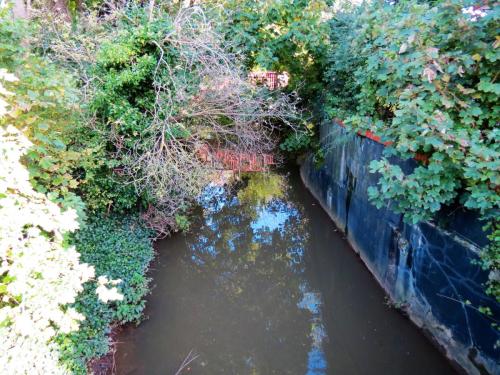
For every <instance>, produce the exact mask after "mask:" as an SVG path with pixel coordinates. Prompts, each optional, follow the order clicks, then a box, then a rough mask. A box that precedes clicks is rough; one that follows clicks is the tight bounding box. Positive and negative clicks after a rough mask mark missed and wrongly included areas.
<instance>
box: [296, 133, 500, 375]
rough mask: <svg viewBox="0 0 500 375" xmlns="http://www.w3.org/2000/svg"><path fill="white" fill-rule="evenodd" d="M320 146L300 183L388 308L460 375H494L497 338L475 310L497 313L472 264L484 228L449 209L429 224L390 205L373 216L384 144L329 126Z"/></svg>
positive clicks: (499, 352)
mask: <svg viewBox="0 0 500 375" xmlns="http://www.w3.org/2000/svg"><path fill="white" fill-rule="evenodd" d="M321 142H322V147H323V149H324V150H325V159H324V162H323V163H322V164H321V166H317V165H315V163H314V161H313V160H312V158H311V157H310V158H308V159H307V160H306V161H305V162H304V163H303V165H302V168H301V176H302V180H303V182H304V184H305V185H306V186H307V187H308V189H309V190H310V191H311V193H312V194H313V195H314V196H315V197H316V198H317V200H318V202H319V203H320V204H321V205H322V207H323V208H324V210H325V211H326V212H327V213H328V214H329V216H330V217H331V218H332V219H333V221H334V222H335V223H336V225H337V226H338V227H339V228H341V229H342V231H343V233H345V235H346V238H347V241H348V242H349V243H350V245H351V246H352V247H353V248H354V250H355V251H356V252H357V253H358V254H359V256H360V258H361V259H362V260H363V262H364V263H365V265H366V266H367V268H368V269H369V270H370V272H371V273H372V274H373V276H374V277H375V278H376V279H377V281H378V283H379V284H380V285H381V286H382V288H383V289H384V290H385V291H386V292H387V293H388V294H389V296H390V297H391V300H392V301H393V303H395V304H396V305H398V306H400V307H401V308H403V310H404V311H406V312H407V314H408V316H409V317H410V319H411V320H412V321H413V322H414V323H415V324H416V325H417V326H419V327H420V328H421V329H422V330H423V331H425V332H426V333H427V335H428V336H429V337H430V338H431V339H432V340H433V341H434V342H435V343H437V345H438V346H439V347H440V348H441V349H442V350H443V351H444V352H445V353H446V355H447V356H448V358H450V360H452V361H454V362H456V363H457V364H458V365H459V366H460V367H461V368H462V369H463V370H464V371H465V372H467V373H469V374H476V375H479V374H499V373H500V368H499V365H498V358H500V348H499V347H498V342H499V341H498V340H499V339H500V337H499V331H498V329H497V328H495V327H494V326H493V325H492V323H494V320H493V319H492V318H490V317H488V316H486V315H485V314H482V313H480V312H479V311H478V307H480V306H488V307H490V308H491V310H492V316H493V317H495V316H499V313H500V307H499V304H498V303H497V302H496V301H495V300H494V298H492V297H490V296H488V295H486V294H485V292H484V283H485V282H486V281H487V278H488V274H487V272H484V271H482V270H481V268H480V267H479V266H478V265H476V264H474V263H473V261H474V260H478V253H479V250H480V248H481V247H482V246H484V245H485V244H486V243H487V241H486V237H485V234H484V233H483V232H482V229H481V228H482V225H483V223H481V222H480V221H479V220H478V219H477V216H476V215H474V214H473V213H471V212H469V211H465V210H463V209H455V210H453V211H450V212H445V213H442V214H440V215H438V217H436V220H435V221H434V222H423V223H420V224H418V225H409V224H406V223H404V222H403V220H402V215H399V214H395V213H394V212H393V211H392V210H391V203H390V202H389V204H388V205H387V206H386V207H384V208H382V209H377V208H376V207H375V206H374V205H372V204H371V203H370V202H369V199H368V194H367V189H368V187H369V186H374V185H376V184H377V181H378V176H377V175H375V174H372V173H370V172H369V164H370V162H371V160H377V159H380V158H381V157H382V155H383V150H384V146H383V145H382V144H380V143H379V142H376V140H374V139H370V138H368V137H361V136H358V135H352V134H348V133H347V132H346V130H345V129H344V128H343V127H341V126H339V125H338V124H334V123H331V124H325V125H324V126H322V128H321ZM392 161H393V162H395V163H398V165H400V166H401V168H402V169H403V170H405V171H409V170H411V169H412V168H414V166H415V161H414V160H407V161H402V160H396V159H393V160H392Z"/></svg>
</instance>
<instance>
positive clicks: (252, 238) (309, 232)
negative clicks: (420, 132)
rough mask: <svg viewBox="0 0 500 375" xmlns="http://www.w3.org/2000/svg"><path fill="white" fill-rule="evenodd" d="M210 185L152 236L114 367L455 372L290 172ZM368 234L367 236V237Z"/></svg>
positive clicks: (126, 373) (126, 370)
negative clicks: (184, 222)
mask: <svg viewBox="0 0 500 375" xmlns="http://www.w3.org/2000/svg"><path fill="white" fill-rule="evenodd" d="M239 185H240V186H237V187H234V188H231V189H229V188H225V187H221V186H215V185H214V186H210V187H208V188H207V189H206V190H205V193H204V194H203V196H202V197H201V198H200V205H201V207H200V208H199V214H197V215H195V216H196V218H195V219H194V222H193V223H192V226H191V229H190V231H189V232H188V233H187V234H176V235H174V236H172V237H171V238H168V239H165V240H162V241H160V242H158V243H157V246H156V248H157V250H158V256H157V258H156V260H155V261H154V263H153V264H152V270H151V273H150V275H151V278H152V280H153V281H152V286H153V290H152V293H151V295H150V296H149V297H148V301H147V308H146V315H147V317H148V319H147V320H145V321H144V322H142V323H141V324H140V325H139V326H138V327H135V326H128V327H125V328H124V329H123V330H122V331H121V333H120V334H119V337H118V345H117V352H116V356H115V359H116V371H117V374H120V375H142V374H144V375H157V374H158V375H160V374H161V375H174V374H176V373H177V371H178V370H179V367H180V366H181V363H182V362H183V360H184V359H186V357H188V355H189V353H191V355H190V356H189V357H188V359H193V360H192V362H190V363H189V364H188V365H187V366H185V368H184V369H183V370H182V371H180V372H178V374H209V375H210V374H231V375H235V374H237V375H247V374H248V375H268V374H300V375H304V374H307V375H320V374H337V375H350V374H383V375H391V374H398V375H399V374H401V375H412V374H415V375H417V374H418V375H421V374H425V375H432V374H439V375H446V374H454V373H455V372H454V370H453V369H452V367H451V365H450V364H449V362H448V361H447V360H446V358H445V357H444V356H443V355H442V354H441V353H439V351H438V350H437V349H436V348H435V347H434V346H433V345H432V344H431V343H430V342H429V341H428V340H427V339H426V338H425V337H424V335H423V334H422V332H421V331H420V330H419V329H418V328H417V327H416V326H414V325H413V324H412V323H411V322H410V321H409V320H408V319H407V318H405V317H404V316H403V315H402V314H401V313H400V312H398V311H397V309H395V308H394V307H390V306H389V305H388V303H387V302H386V299H385V294H384V292H383V290H382V289H381V287H380V286H379V285H378V284H377V282H376V281H375V279H374V278H373V276H372V275H371V274H370V272H369V271H368V270H367V269H366V267H365V266H364V265H363V263H362V262H361V260H360V259H359V257H358V256H357V255H356V254H355V253H354V251H353V250H352V249H351V248H350V246H349V244H348V243H347V242H346V241H345V239H343V235H342V233H341V232H340V231H339V230H337V228H336V227H335V225H334V224H333V222H332V221H331V220H330V218H329V217H328V216H327V214H326V213H325V212H324V211H323V209H322V208H321V207H320V205H319V204H318V203H317V202H316V201H315V199H314V198H313V197H312V196H311V195H310V194H309V192H308V191H307V190H306V188H305V187H304V185H303V184H302V183H301V181H300V178H299V176H298V173H297V172H296V171H293V172H288V173H285V172H283V173H269V174H253V175H250V176H249V177H247V178H245V179H244V182H242V183H240V184H239ZM374 237H375V236H374Z"/></svg>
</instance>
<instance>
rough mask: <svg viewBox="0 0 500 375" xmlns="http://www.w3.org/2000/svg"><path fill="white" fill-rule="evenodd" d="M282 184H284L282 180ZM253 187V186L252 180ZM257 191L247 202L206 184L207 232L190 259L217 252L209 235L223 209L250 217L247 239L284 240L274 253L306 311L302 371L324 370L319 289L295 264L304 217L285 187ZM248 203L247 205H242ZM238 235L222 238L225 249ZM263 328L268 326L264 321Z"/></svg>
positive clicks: (299, 259) (215, 233)
mask: <svg viewBox="0 0 500 375" xmlns="http://www.w3.org/2000/svg"><path fill="white" fill-rule="evenodd" d="M264 183H265V180H264ZM282 186H285V184H284V183H283V184H282ZM253 187H254V188H255V184H254V186H253ZM267 193H269V192H267ZM258 195H259V194H258V193H257V194H255V192H253V196H252V198H251V199H250V201H251V202H246V201H245V200H244V199H239V198H238V196H234V195H231V194H228V192H227V191H226V190H225V189H224V188H223V187H221V186H215V185H212V186H209V187H207V188H206V189H205V191H204V193H203V195H202V196H201V198H200V204H201V205H202V207H203V212H204V215H203V216H204V227H205V229H209V230H210V232H211V233H210V234H209V235H208V236H200V237H199V242H198V244H197V245H196V246H193V247H192V249H193V250H194V252H193V255H192V260H193V261H194V262H196V263H197V264H199V265H202V264H204V262H203V261H200V259H198V257H197V256H196V255H195V254H196V252H199V251H202V252H203V253H206V254H209V255H210V256H211V257H213V258H214V259H215V258H216V257H217V256H218V255H219V251H218V250H217V246H215V244H214V241H213V239H214V237H215V238H217V239H220V238H221V235H222V234H221V232H220V229H221V228H220V223H219V221H218V218H217V217H216V216H217V215H218V214H222V213H223V210H224V209H225V210H226V211H227V210H229V211H236V212H238V214H239V215H241V216H243V215H245V216H248V217H251V221H250V223H249V228H250V229H251V233H250V237H251V238H246V239H245V240H246V241H247V242H252V243H259V244H268V245H271V246H273V244H274V245H275V246H276V245H278V243H277V242H280V243H281V242H283V241H285V242H286V243H287V246H286V248H283V249H278V251H277V253H278V254H279V253H284V255H285V259H286V263H287V265H288V268H289V269H288V271H289V272H293V273H294V275H295V276H298V277H299V279H300V280H299V282H298V284H297V285H298V291H299V292H300V296H301V297H300V299H299V301H298V302H297V303H296V307H297V308H298V309H300V310H302V311H305V312H307V313H308V317H307V320H308V323H309V324H308V325H309V332H307V336H308V338H309V340H308V341H310V343H309V351H308V352H307V359H306V361H307V364H306V368H305V369H304V370H305V372H304V373H305V374H307V375H321V374H326V373H327V361H326V357H325V353H324V350H323V342H324V341H325V340H327V334H326V330H325V327H324V324H323V321H322V316H321V309H322V299H321V293H320V292H319V291H314V290H311V288H310V286H309V284H308V282H307V279H306V278H301V277H300V276H301V275H302V273H303V272H304V269H303V267H297V266H298V265H300V264H301V263H303V260H304V259H303V257H304V251H305V245H306V244H305V242H306V241H307V232H306V231H305V230H304V228H303V226H302V224H303V223H302V222H303V221H304V220H303V218H302V217H301V212H300V210H299V208H298V207H296V206H295V205H293V204H291V203H290V202H289V201H288V200H287V199H286V192H285V191H279V192H278V193H277V194H271V196H269V194H267V196H258ZM242 196H244V195H242V194H240V197H242ZM249 204H250V207H245V206H248V205H249ZM226 215H227V212H226ZM233 218H234V216H233ZM237 221H238V220H236V223H234V224H235V225H237V224H238V223H237ZM291 227H293V228H291ZM276 234H279V237H281V238H280V241H277V240H276ZM241 237H242V234H241V233H233V236H231V237H229V238H226V239H225V243H226V246H227V248H228V249H229V251H231V252H235V251H236V249H237V246H238V241H237V239H238V238H240V239H241ZM199 244H203V249H200V247H199V246H198V245H199ZM222 280H224V278H222ZM267 328H270V326H269V325H268V327H267ZM244 362H245V364H246V365H247V366H248V367H249V368H253V369H255V370H257V371H258V368H259V365H258V363H256V362H255V359H254V358H253V357H251V356H248V357H245V358H244Z"/></svg>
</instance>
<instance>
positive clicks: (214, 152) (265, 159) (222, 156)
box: [197, 144, 276, 172]
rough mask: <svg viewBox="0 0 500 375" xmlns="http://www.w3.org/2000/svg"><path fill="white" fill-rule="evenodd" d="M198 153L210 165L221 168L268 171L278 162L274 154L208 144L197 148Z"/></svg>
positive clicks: (213, 167)
mask: <svg viewBox="0 0 500 375" xmlns="http://www.w3.org/2000/svg"><path fill="white" fill-rule="evenodd" d="M197 155H198V158H199V159H200V160H202V161H203V162H204V163H205V164H207V166H208V167H210V168H212V169H219V170H233V171H241V172H262V171H267V170H268V169H269V167H270V166H271V165H274V164H276V163H275V161H274V156H273V155H271V154H257V153H252V152H238V151H234V150H230V149H225V148H211V147H210V146H209V145H206V144H205V145H203V146H202V147H200V148H199V149H198V150H197Z"/></svg>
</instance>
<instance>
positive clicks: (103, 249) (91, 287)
mask: <svg viewBox="0 0 500 375" xmlns="http://www.w3.org/2000/svg"><path fill="white" fill-rule="evenodd" d="M151 236H152V233H151V231H150V230H148V229H146V228H145V227H144V225H143V224H142V223H141V222H140V220H139V219H138V218H136V217H100V216H96V217H93V218H91V219H89V220H88V222H87V224H86V226H85V227H84V228H82V229H80V230H79V231H78V232H77V233H76V234H75V235H74V239H73V242H74V244H75V246H76V248H77V249H78V251H79V252H80V254H81V259H82V261H84V262H86V263H88V264H90V265H93V266H94V268H95V273H96V276H97V277H98V278H99V277H105V278H106V279H110V280H120V281H121V282H120V283H119V284H118V285H117V286H116V287H117V290H118V292H119V293H120V294H121V295H122V296H123V299H121V300H116V301H115V302H112V303H108V304H106V303H103V302H102V301H101V300H100V299H99V298H98V294H99V293H96V291H97V289H98V288H99V285H96V283H86V284H85V285H84V291H83V292H82V293H81V294H80V295H79V296H78V298H77V300H76V303H75V304H74V305H73V308H75V309H76V311H78V312H79V313H80V314H82V315H83V316H85V320H84V321H83V322H82V323H81V325H80V329H79V330H78V331H75V332H71V333H69V334H65V335H61V336H59V338H58V343H59V346H60V348H61V352H62V354H61V356H62V360H63V363H64V364H65V365H66V366H67V367H68V368H69V369H70V370H71V371H72V372H74V373H76V374H85V373H86V368H87V367H86V366H87V362H88V361H89V360H91V359H93V358H96V357H100V356H102V355H105V354H106V353H107V352H108V350H109V339H108V336H107V334H108V333H109V331H110V326H111V325H112V324H115V323H116V324H123V323H128V322H135V323H138V322H139V321H140V319H141V316H142V311H143V309H144V306H145V300H144V297H145V295H146V294H147V293H148V292H149V288H148V284H149V278H148V277H147V276H146V272H147V270H148V266H149V263H150V261H151V260H152V258H153V255H154V250H153V247H152V243H151Z"/></svg>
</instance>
